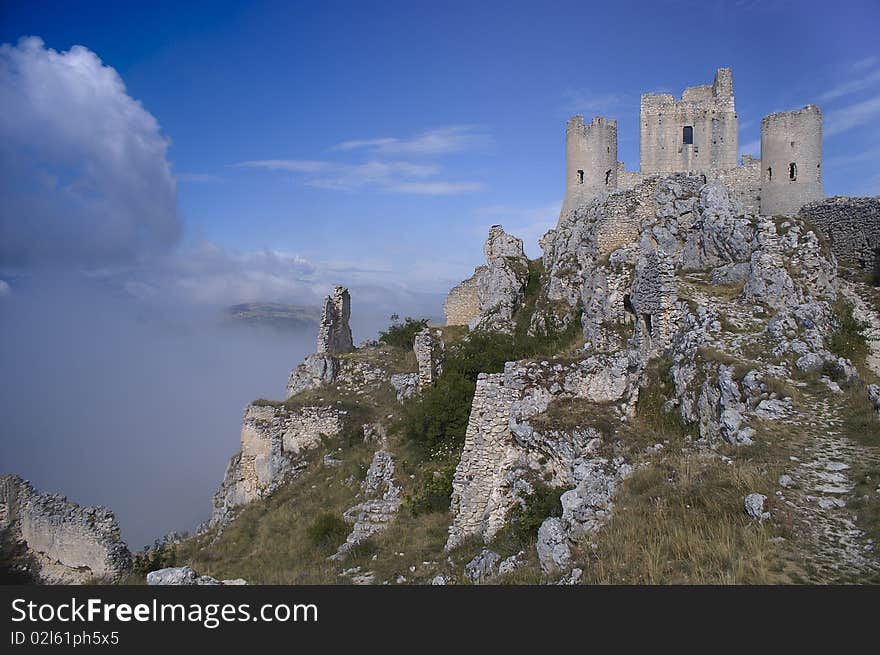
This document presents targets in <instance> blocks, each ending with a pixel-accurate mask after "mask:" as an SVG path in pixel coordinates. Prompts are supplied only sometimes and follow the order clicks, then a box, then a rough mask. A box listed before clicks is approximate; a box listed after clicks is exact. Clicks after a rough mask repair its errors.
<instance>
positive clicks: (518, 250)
mask: <svg viewBox="0 0 880 655" xmlns="http://www.w3.org/2000/svg"><path fill="white" fill-rule="evenodd" d="M483 252H484V253H485V254H486V262H487V263H486V265H485V266H480V267H478V268H477V269H476V270H475V271H474V275H473V276H472V277H471V278H469V279H467V280H465V281H464V282H462V283H461V284H460V285H458V286H457V287H455V288H454V289H453V290H452V291H450V293H449V296H447V298H446V302H445V304H444V311H445V312H446V323H447V325H468V326H469V327H470V328H471V329H472V330H474V329H483V330H491V331H495V332H511V331H512V330H513V327H514V326H513V320H512V319H513V315H514V313H515V312H516V310H517V309H518V308H519V307H520V306H521V304H522V300H523V294H524V293H525V288H526V284H527V283H528V280H529V260H528V258H527V257H526V256H525V254H524V252H523V244H522V239H517V238H516V237H514V236H512V235H510V234H507V233H506V232H505V231H504V229H503V228H502V227H501V226H500V225H493V226H492V227H491V228H489V238H488V239H487V240H486V244H485V246H484V247H483Z"/></svg>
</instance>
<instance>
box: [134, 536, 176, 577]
mask: <svg viewBox="0 0 880 655" xmlns="http://www.w3.org/2000/svg"><path fill="white" fill-rule="evenodd" d="M172 566H177V553H176V552H175V550H174V547H173V546H170V545H168V544H164V543H163V544H161V545H159V546H156V547H155V548H150V549H146V550H142V551H141V552H139V553H136V554H135V556H134V559H133V561H132V563H131V570H132V571H133V572H134V573H137V574H138V575H143V576H145V575H147V573H149V572H150V571H158V570H159V569H167V568H169V567H172Z"/></svg>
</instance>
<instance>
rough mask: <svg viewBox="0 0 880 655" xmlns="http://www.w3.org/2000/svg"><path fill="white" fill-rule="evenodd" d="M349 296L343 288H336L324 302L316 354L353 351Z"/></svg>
mask: <svg viewBox="0 0 880 655" xmlns="http://www.w3.org/2000/svg"><path fill="white" fill-rule="evenodd" d="M350 318H351V296H350V295H349V293H348V289H346V288H345V287H336V288H335V289H334V290H333V294H332V295H329V296H327V298H326V299H325V300H324V309H323V311H322V313H321V325H320V327H319V329H318V350H317V352H318V354H321V353H331V354H332V353H347V352H351V351H352V350H353V349H354V343H353V342H352V339H351V328H350V327H349V324H348V321H349V319H350Z"/></svg>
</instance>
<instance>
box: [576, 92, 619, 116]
mask: <svg viewBox="0 0 880 655" xmlns="http://www.w3.org/2000/svg"><path fill="white" fill-rule="evenodd" d="M563 96H564V97H565V105H564V109H565V111H567V112H569V113H575V112H577V113H581V114H583V115H584V116H587V117H591V116H594V115H603V114H607V113H608V112H610V111H611V110H613V109H616V108H618V107H620V105H621V104H623V101H624V96H623V95H621V94H619V93H590V92H586V91H581V90H577V89H566V90H565V91H564V92H563Z"/></svg>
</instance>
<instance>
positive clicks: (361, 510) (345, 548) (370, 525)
mask: <svg viewBox="0 0 880 655" xmlns="http://www.w3.org/2000/svg"><path fill="white" fill-rule="evenodd" d="M361 496H362V497H363V498H364V500H363V501H362V502H360V503H358V504H357V505H355V506H353V507H351V508H349V509H348V510H347V511H346V512H345V514H343V518H344V519H345V520H346V521H347V522H348V523H351V524H352V530H351V533H349V535H348V537H347V538H346V540H345V543H343V544H342V545H341V546H340V547H339V548H338V549H337V550H336V552H335V553H334V554H333V555H331V556H330V559H333V560H338V559H342V558H343V557H344V556H345V555H346V554H347V553H348V552H349V551H350V550H351V549H352V548H354V547H355V546H357V545H358V544H360V543H362V542H363V541H365V540H366V539H369V538H370V537H372V536H373V535H375V534H378V533H379V532H382V531H383V530H385V528H387V527H388V524H389V523H391V521H393V520H394V518H395V517H396V516H397V512H398V510H399V509H400V504H401V498H400V487H399V486H398V485H397V483H396V482H395V481H394V456H393V455H392V454H391V453H390V452H388V451H387V450H377V451H376V452H375V453H374V454H373V461H372V463H371V464H370V468H369V469H368V470H367V477H366V478H365V479H364V481H363V483H362V484H361Z"/></svg>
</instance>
